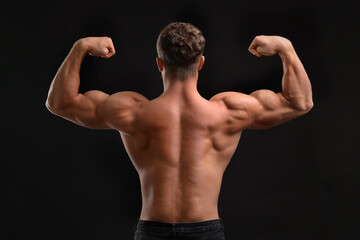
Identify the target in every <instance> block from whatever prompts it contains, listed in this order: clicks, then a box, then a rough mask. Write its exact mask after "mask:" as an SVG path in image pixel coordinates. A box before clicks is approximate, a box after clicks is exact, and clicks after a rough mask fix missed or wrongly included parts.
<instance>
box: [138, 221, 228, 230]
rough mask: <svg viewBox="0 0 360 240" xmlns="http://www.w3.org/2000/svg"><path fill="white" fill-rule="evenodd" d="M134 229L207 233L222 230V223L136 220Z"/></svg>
mask: <svg viewBox="0 0 360 240" xmlns="http://www.w3.org/2000/svg"><path fill="white" fill-rule="evenodd" d="M135 227H136V229H139V230H143V231H159V232H163V231H169V230H171V231H172V232H194V231H209V230H213V229H221V230H223V221H222V219H221V218H218V219H213V220H207V221H201V222H181V223H168V222H160V221H149V220H142V219H138V220H137V224H135Z"/></svg>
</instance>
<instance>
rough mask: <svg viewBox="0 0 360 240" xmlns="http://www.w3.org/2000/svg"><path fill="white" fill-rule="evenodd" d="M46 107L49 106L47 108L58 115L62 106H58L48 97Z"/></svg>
mask: <svg viewBox="0 0 360 240" xmlns="http://www.w3.org/2000/svg"><path fill="white" fill-rule="evenodd" d="M45 107H46V108H47V110H49V112H51V113H52V114H55V115H58V113H59V111H60V108H59V107H57V106H56V104H54V102H53V101H51V100H49V98H48V99H46V102H45Z"/></svg>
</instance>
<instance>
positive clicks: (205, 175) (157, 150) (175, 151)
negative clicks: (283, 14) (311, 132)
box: [46, 22, 313, 239]
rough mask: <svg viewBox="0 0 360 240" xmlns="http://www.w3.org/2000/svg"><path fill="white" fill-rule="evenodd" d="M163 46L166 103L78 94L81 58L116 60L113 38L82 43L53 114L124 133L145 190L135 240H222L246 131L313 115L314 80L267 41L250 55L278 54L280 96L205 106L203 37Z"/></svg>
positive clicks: (281, 45) (55, 89) (175, 35)
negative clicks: (232, 174) (233, 169)
mask: <svg viewBox="0 0 360 240" xmlns="http://www.w3.org/2000/svg"><path fill="white" fill-rule="evenodd" d="M156 47H157V53H158V57H157V59H156V62H157V65H158V68H159V71H160V72H161V75H162V79H163V84H164V92H163V93H162V94H161V96H159V97H157V98H155V99H153V100H148V99H147V98H146V97H144V96H142V95H141V94H139V93H136V92H130V91H124V92H118V93H115V94H113V95H111V96H109V95H108V94H106V93H103V92H101V91H88V92H86V93H84V94H81V93H79V92H78V90H79V84H80V77H79V71H80V65H81V62H82V60H83V58H84V57H85V56H86V55H87V54H90V55H92V56H98V57H104V58H110V57H111V56H113V55H114V54H115V49H114V46H113V43H112V40H111V39H110V38H108V37H87V38H83V39H80V40H78V41H77V42H75V44H74V45H73V47H72V49H71V51H70V53H69V55H68V56H67V57H66V59H65V60H64V62H63V63H62V65H61V66H60V68H59V70H58V72H57V74H56V76H55V78H54V80H53V82H52V84H51V86H50V90H49V94H48V99H47V101H46V106H47V108H48V109H49V110H50V111H51V112H52V113H53V114H56V115H58V116H61V117H63V118H65V119H67V120H69V121H72V122H74V123H76V124H78V125H81V126H84V127H87V128H92V129H114V130H117V131H119V132H120V134H121V137H122V140H123V142H124V145H125V147H126V150H127V152H128V154H129V156H130V159H131V161H132V163H133V164H134V167H135V168H136V170H137V172H138V174H139V178H140V183H141V193H142V210H141V215H140V218H139V219H138V222H137V225H136V227H137V230H136V232H135V239H168V238H167V237H172V238H171V239H190V238H191V239H224V233H223V225H222V224H223V223H222V221H221V218H219V215H218V209H217V204H218V197H219V192H220V187H221V181H222V176H223V173H224V171H225V169H226V167H227V165H228V164H229V161H230V159H231V157H232V155H233V154H234V151H235V149H236V147H237V144H238V142H239V139H240V136H241V133H242V131H243V130H244V129H266V128H270V127H273V126H275V125H278V124H281V123H283V122H285V121H288V120H290V119H293V118H295V117H299V116H301V115H303V114H305V113H307V112H308V111H309V110H310V109H311V108H312V106H313V101H312V91H311V84H310V81H309V78H308V76H307V74H306V72H305V69H304V67H303V65H302V63H301V62H300V60H299V58H298V56H297V54H296V53H295V50H294V48H293V46H292V44H291V42H290V41H289V40H287V39H285V38H283V37H280V36H264V35H261V36H257V37H255V39H254V40H253V41H252V43H251V45H250V47H249V51H250V52H251V53H252V54H254V55H255V56H258V57H261V56H272V55H275V54H279V55H280V57H281V60H282V63H283V68H284V75H283V78H282V92H281V93H274V92H272V91H270V90H258V91H255V92H253V93H252V94H250V95H246V94H242V93H239V92H222V93H219V94H217V95H215V96H213V97H212V98H211V99H210V100H207V99H204V98H203V97H202V96H201V95H200V94H199V93H198V91H197V87H196V85H197V80H198V72H199V70H200V69H201V68H202V66H203V64H204V60H205V59H204V56H203V55H202V54H203V51H204V47H205V39H204V37H203V35H202V33H201V31H200V30H199V29H197V28H196V27H194V26H193V25H191V24H189V23H179V22H177V23H171V24H169V25H168V26H166V27H165V28H164V29H163V30H162V31H161V32H160V35H159V37H158V40H157V46H156ZM144 236H148V238H142V237H144Z"/></svg>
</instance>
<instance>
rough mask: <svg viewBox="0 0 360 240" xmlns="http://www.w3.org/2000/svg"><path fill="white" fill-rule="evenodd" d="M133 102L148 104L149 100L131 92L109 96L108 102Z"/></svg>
mask: <svg viewBox="0 0 360 240" xmlns="http://www.w3.org/2000/svg"><path fill="white" fill-rule="evenodd" d="M124 99H127V100H133V101H136V102H148V101H149V100H148V99H147V98H146V97H145V96H144V95H142V94H140V93H137V92H133V91H122V92H117V93H114V94H112V95H110V96H109V100H120V101H121V100H124Z"/></svg>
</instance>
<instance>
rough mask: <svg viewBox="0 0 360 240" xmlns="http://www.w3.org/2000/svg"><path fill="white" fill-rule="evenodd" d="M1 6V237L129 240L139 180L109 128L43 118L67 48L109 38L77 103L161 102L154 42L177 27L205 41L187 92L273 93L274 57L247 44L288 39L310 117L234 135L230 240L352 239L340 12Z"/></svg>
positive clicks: (227, 220) (347, 28)
mask: <svg viewBox="0 0 360 240" xmlns="http://www.w3.org/2000/svg"><path fill="white" fill-rule="evenodd" d="M289 2H291V3H284V2H276V1H275V2H274V1H247V2H240V1H239V2H230V1H221V2H220V1H219V2H211V3H210V2H205V1H203V2H201V1H181V2H170V1H167V2H165V1H157V2H148V3H146V4H144V3H141V2H131V3H124V2H122V1H111V2H109V1H100V2H96V3H92V2H84V3H79V2H75V1H72V2H69V3H65V2H63V1H62V2H60V1H58V2H50V1H48V2H31V1H23V2H19V1H18V2H12V3H7V4H5V5H4V4H3V6H2V7H1V45H0V46H1V53H2V54H1V55H2V56H1V58H0V59H1V65H0V66H1V77H0V78H1V81H0V84H1V85H0V96H1V118H0V137H1V138H0V141H1V142H0V143H1V145H0V150H1V151H0V157H1V161H0V169H1V185H0V186H1V199H0V204H1V208H0V211H1V212H0V216H1V221H2V224H1V226H0V228H2V229H1V231H0V234H1V235H2V236H0V238H1V239H107V240H110V239H131V238H132V236H133V226H134V223H135V221H136V219H137V218H138V217H139V214H140V209H141V195H140V185H139V180H138V175H137V173H136V171H135V168H134V167H133V166H132V164H131V162H130V160H129V157H128V156H127V154H126V151H125V149H124V147H123V145H122V142H121V139H120V136H119V134H118V133H117V132H116V131H112V130H106V131H105V130H90V129H85V128H82V127H79V126H77V125H75V124H73V123H70V122H67V121H65V120H64V119H62V118H59V117H56V116H54V115H52V114H51V113H50V112H48V111H47V109H46V107H45V100H46V97H47V91H48V88H49V86H50V82H51V80H52V78H53V77H54V75H55V73H56V71H57V69H58V67H59V66H60V64H61V62H62V61H63V59H64V58H65V57H66V55H67V53H68V51H69V50H70V48H71V47H72V44H73V43H74V42H75V41H76V40H77V39H79V38H81V37H85V36H109V37H111V38H112V39H113V42H114V45H115V48H116V51H117V54H116V55H115V56H114V57H112V58H111V59H101V58H92V57H90V56H88V57H86V58H85V60H84V62H83V65H82V69H81V86H80V91H81V92H84V91H87V90H91V89H99V90H102V91H105V92H107V93H109V94H111V93H115V92H117V91H122V90H133V91H138V92H140V93H141V94H143V95H145V96H146V97H148V98H149V99H153V98H155V97H157V96H158V95H160V94H161V92H162V81H161V78H160V74H159V73H158V71H157V68H156V64H155V57H156V50H155V43H156V38H157V35H158V33H159V31H160V30H161V28H162V27H164V26H165V25H166V24H168V23H169V22H172V21H187V22H191V23H193V24H195V25H196V26H198V27H199V28H200V29H201V30H202V31H203V33H204V35H205V37H206V39H207V46H206V49H205V53H204V55H205V57H206V62H205V65H204V68H203V70H202V71H201V72H200V78H199V83H198V90H199V92H200V93H201V94H202V95H203V97H205V98H207V99H209V98H210V97H211V96H213V95H214V94H216V93H218V92H221V91H228V90H231V91H241V92H244V93H250V92H252V91H254V90H257V89H259V88H268V89H272V90H274V91H279V90H280V89H281V77H282V65H281V60H280V58H279V57H278V56H273V57H263V58H257V57H255V56H253V55H251V54H250V53H249V52H248V51H247V48H248V46H249V44H250V43H251V41H252V39H253V38H254V37H255V36H256V35H260V34H264V35H281V36H284V37H287V38H289V39H290V40H291V41H292V43H293V45H294V47H295V49H296V51H297V53H298V55H299V57H300V59H301V60H302V62H303V64H304V66H305V69H306V70H307V73H308V75H309V77H310V80H311V81H312V84H313V91H314V102H315V106H314V108H313V109H312V111H311V112H310V113H309V114H307V115H305V116H303V117H301V118H298V119H296V120H293V121H291V122H288V123H286V124H283V125H281V126H278V127H275V128H273V129H269V130H265V131H245V132H244V133H243V136H242V139H241V140H240V143H239V146H238V149H237V151H236V152H235V155H234V156H233V159H232V161H231V163H230V165H229V166H228V169H227V170H226V172H225V175H224V179H223V186H222V190H221V195H220V199H219V213H220V217H221V218H222V219H223V221H224V224H225V233H226V238H227V239H230V240H231V239H258V240H260V239H359V234H358V233H357V232H358V228H359V227H358V226H359V220H357V219H358V217H357V216H358V215H359V214H360V207H359V203H360V198H359V196H358V195H357V193H358V192H359V190H360V187H359V184H360V177H359V172H360V166H359V165H360V164H359V159H360V158H359V150H358V145H359V144H358V143H359V141H358V134H359V131H358V130H359V128H358V125H357V119H358V118H357V114H356V112H357V111H358V102H359V101H358V96H357V93H358V89H359V86H360V84H359V73H358V68H359V67H358V65H359V60H358V55H357V52H358V45H357V44H358V41H357V40H359V31H358V30H359V17H358V13H357V9H356V8H355V6H352V5H349V4H346V3H344V2H340V1H339V2H338V3H336V2H328V3H326V4H325V3H324V4H317V3H316V2H315V1H312V2H311V1H309V2H304V1H289Z"/></svg>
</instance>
